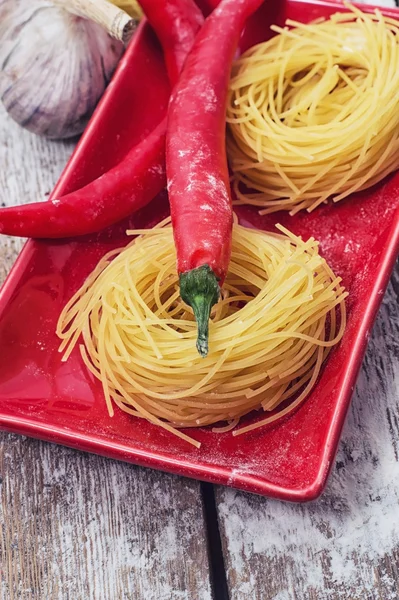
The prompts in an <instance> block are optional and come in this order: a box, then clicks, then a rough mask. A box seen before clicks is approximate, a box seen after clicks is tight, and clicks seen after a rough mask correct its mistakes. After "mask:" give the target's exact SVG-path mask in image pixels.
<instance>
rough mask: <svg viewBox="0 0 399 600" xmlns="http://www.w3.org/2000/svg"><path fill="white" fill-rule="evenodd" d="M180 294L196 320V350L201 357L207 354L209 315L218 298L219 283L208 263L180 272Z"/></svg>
mask: <svg viewBox="0 0 399 600" xmlns="http://www.w3.org/2000/svg"><path fill="white" fill-rule="evenodd" d="M180 296H181V297H182V300H183V301H184V302H185V303H186V304H188V305H189V306H191V308H192V309H193V312H194V316H195V320H196V321H197V328H198V335H197V350H198V352H199V353H200V355H201V356H202V357H205V356H206V355H207V354H208V333H209V317H210V314H211V309H212V306H213V305H214V304H216V303H217V302H218V300H219V284H218V280H217V277H216V275H215V273H214V272H213V271H212V269H211V267H210V266H209V265H202V266H201V267H198V268H197V269H192V270H191V271H186V272H185V273H181V274H180Z"/></svg>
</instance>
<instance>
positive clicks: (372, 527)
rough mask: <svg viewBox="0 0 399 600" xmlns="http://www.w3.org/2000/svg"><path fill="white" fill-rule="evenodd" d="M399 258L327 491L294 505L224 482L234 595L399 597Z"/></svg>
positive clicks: (280, 599)
mask: <svg viewBox="0 0 399 600" xmlns="http://www.w3.org/2000/svg"><path fill="white" fill-rule="evenodd" d="M398 408H399V265H398V266H397V268H396V271H395V273H394V275H393V277H392V280H391V284H390V286H389V290H388V292H387V295H386V297H385V300H384V303H383V305H382V308H381V310H380V313H379V317H378V319H377V322H376V325H375V327H374V331H373V334H372V337H371V339H370V344H369V348H368V352H367V356H366V358H365V361H364V364H363V368H362V372H361V375H360V378H359V380H358V385H357V389H356V393H355V396H354V398H353V401H352V405H351V409H350V413H349V416H348V420H347V423H346V426H345V430H344V434H343V437H342V441H341V444H340V450H339V452H338V456H337V460H336V464H335V468H334V470H333V474H332V476H331V479H330V481H329V484H328V486H327V489H326V491H325V492H324V494H323V495H322V497H321V498H320V499H319V500H317V501H315V502H313V503H310V504H305V505H294V504H288V503H282V502H277V501H273V500H268V499H265V498H259V497H255V496H249V495H246V494H243V493H238V492H234V491H232V490H228V489H221V488H219V489H218V490H217V493H216V498H217V504H218V510H219V521H220V523H219V525H220V530H221V535H222V544H223V549H224V557H225V565H226V568H227V578H228V583H229V588H230V600H244V599H247V598H251V600H338V599H340V600H342V598H344V599H345V600H346V599H349V600H388V599H396V598H399V570H398V565H399V518H398V505H399V463H398V456H399V421H398Z"/></svg>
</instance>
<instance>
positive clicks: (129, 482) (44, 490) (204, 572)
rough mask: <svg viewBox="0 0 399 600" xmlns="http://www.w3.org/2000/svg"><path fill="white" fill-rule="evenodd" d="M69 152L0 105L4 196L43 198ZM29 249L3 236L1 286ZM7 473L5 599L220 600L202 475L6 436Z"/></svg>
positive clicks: (2, 518) (0, 510)
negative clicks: (215, 595)
mask: <svg viewBox="0 0 399 600" xmlns="http://www.w3.org/2000/svg"><path fill="white" fill-rule="evenodd" d="M72 148H73V143H71V142H62V143H60V142H49V141H46V140H43V139H40V138H38V137H35V136H33V135H31V134H29V133H28V132H26V131H23V130H22V129H20V128H19V127H18V126H17V125H15V124H14V123H13V122H12V121H11V120H10V119H8V118H7V117H6V115H5V113H4V111H3V110H2V109H0V165H1V168H0V203H4V204H12V203H16V202H21V201H30V200H31V199H35V198H37V199H38V200H39V199H42V198H43V197H44V195H45V194H46V193H49V192H50V190H51V188H52V187H53V185H54V183H55V181H56V180H57V178H58V176H59V174H60V172H61V170H62V168H63V166H64V164H65V162H66V160H67V158H68V156H69V154H70V152H71V151H72ZM21 247H22V240H16V239H11V238H7V237H4V236H3V237H1V238H0V283H1V282H2V281H3V280H4V278H5V275H6V273H7V272H8V271H9V269H10V267H11V265H12V263H13V262H14V260H15V258H16V256H17V253H18V251H19V250H20V248H21ZM3 358H4V357H3ZM0 478H1V479H0V481H1V483H0V487H1V505H0V524H1V533H0V571H1V576H0V598H1V599H2V600H30V599H32V600H33V599H38V600H72V599H73V600H88V599H93V600H130V599H131V600H185V599H187V600H189V599H190V600H192V599H198V600H209V599H210V598H211V589H210V582H209V574H208V556H207V541H206V530H205V524H204V516H203V506H202V500H201V495H200V486H199V484H198V483H197V482H194V481H189V480H185V479H182V478H179V477H174V476H171V475H166V474H163V473H157V472H155V471H150V470H144V469H141V468H137V467H133V466H131V465H127V464H124V463H118V462H116V461H111V460H107V459H104V458H101V457H97V456H92V455H87V454H83V453H79V452H76V451H73V450H70V449H67V448H62V447H59V446H55V445H51V444H46V443H44V442H39V441H37V440H31V439H27V438H23V437H19V436H16V435H10V434H6V433H1V432H0Z"/></svg>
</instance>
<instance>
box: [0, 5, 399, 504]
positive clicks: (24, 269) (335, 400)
mask: <svg viewBox="0 0 399 600" xmlns="http://www.w3.org/2000/svg"><path fill="white" fill-rule="evenodd" d="M270 4H273V5H274V7H273V8H270ZM276 6H277V7H278V8H276ZM338 8H340V5H339V4H333V3H331V2H298V1H289V2H287V3H286V4H285V5H284V4H278V3H271V2H267V3H266V4H265V6H264V7H262V9H261V10H260V11H259V13H258V14H257V15H255V18H253V19H252V20H251V22H250V23H249V24H248V26H247V28H246V31H245V32H244V35H243V39H242V47H248V46H249V45H252V44H253V43H255V42H257V41H260V40H261V39H262V38H263V39H264V38H265V36H267V35H269V32H268V26H269V24H270V23H271V22H278V23H279V24H283V22H284V20H285V18H287V17H289V18H293V19H297V20H301V21H308V20H311V19H314V18H316V17H320V16H326V15H328V14H330V13H332V12H335V11H336V10H337V9H338ZM363 8H364V9H365V10H369V9H370V8H365V7H364V6H363ZM386 12H387V14H390V15H392V16H397V17H398V18H399V12H395V11H394V10H392V11H386ZM272 13H273V14H272ZM168 96H169V87H168V83H167V78H166V74H165V69H164V64H163V60H162V53H161V51H160V48H159V46H158V43H157V41H156V39H155V37H154V35H153V34H152V32H151V30H150V28H149V27H148V26H147V25H145V24H143V25H142V26H141V27H140V31H139V33H138V34H137V35H136V37H135V39H134V41H133V43H132V44H131V45H130V47H129V49H128V51H127V53H126V55H125V57H124V58H123V60H122V62H121V64H120V66H119V68H118V71H117V73H116V75H115V76H114V78H113V81H112V83H111V84H110V86H109V88H108V90H107V92H106V94H105V96H104V98H103V100H102V101H101V103H100V105H99V107H98V109H97V111H96V113H95V115H94V117H93V119H92V120H91V123H90V125H89V127H88V129H87V131H86V132H85V134H84V135H83V137H82V139H81V141H80V143H79V145H78V147H77V149H76V151H75V153H74V155H73V156H72V158H71V160H70V161H69V163H68V165H67V167H66V169H65V171H64V173H63V175H62V177H61V179H60V181H59V183H58V185H57V187H56V189H55V190H54V193H53V197H56V196H57V195H60V194H61V193H66V192H68V191H71V190H73V189H76V188H78V187H80V186H82V185H83V184H85V183H87V182H89V181H90V180H91V179H93V178H94V177H96V176H98V175H100V174H101V173H103V172H105V171H106V170H107V169H108V168H109V167H111V166H112V165H114V164H115V163H116V162H117V161H118V160H119V159H120V158H121V157H122V156H123V155H124V153H125V152H126V151H127V149H128V148H129V146H130V145H131V144H132V143H135V142H137V141H139V140H140V139H142V138H143V137H144V136H145V135H146V134H147V133H148V132H149V131H150V130H151V129H152V128H153V127H154V125H156V124H157V123H158V122H159V121H160V120H161V118H162V116H163V115H164V114H165V111H166V106H167V101H168ZM135 115H137V118H136V117H135ZM398 206H399V176H398V175H394V176H391V177H390V178H388V179H387V180H385V181H384V182H383V183H382V184H380V185H378V186H376V187H375V188H374V189H372V190H368V191H366V192H363V193H361V194H357V195H356V196H353V197H351V198H350V199H348V200H344V201H342V202H340V203H339V204H338V205H334V206H332V205H329V206H323V207H322V208H320V209H318V210H316V211H315V212H314V213H312V214H311V215H308V214H301V215H297V216H295V217H289V216H287V215H286V214H277V215H273V216H272V217H270V216H269V217H260V216H259V215H258V214H257V212H256V210H254V209H253V208H246V207H245V208H240V209H239V210H238V211H237V212H238V214H239V217H240V220H241V222H242V223H243V224H246V225H249V226H256V227H259V228H264V229H268V228H272V227H273V224H274V223H275V222H280V223H283V224H284V225H285V226H287V227H289V228H290V229H291V230H293V231H294V232H295V233H296V234H300V235H302V236H303V237H305V238H307V237H308V236H310V235H313V236H314V237H316V238H317V239H319V240H320V241H321V252H322V254H323V255H324V256H325V258H326V259H327V260H328V262H329V263H330V265H331V266H332V267H333V269H334V270H335V272H336V273H337V274H340V275H341V276H342V277H343V280H344V284H345V286H346V287H347V289H348V290H349V294H350V295H349V299H348V326H347V330H346V333H345V336H344V339H343V341H342V343H341V344H340V346H339V347H338V348H337V349H335V350H334V351H333V352H332V353H331V354H330V357H329V359H328V362H327V364H326V366H325V368H324V370H323V373H322V375H321V377H320V379H319V381H318V383H317V386H316V387H315V389H314V391H313V393H312V395H311V396H310V398H309V399H308V400H307V401H306V402H305V403H304V404H303V406H302V407H301V408H300V409H299V410H298V411H297V412H296V413H295V414H294V415H293V416H291V417H290V418H289V419H287V420H286V421H284V422H281V423H279V424H277V425H276V426H275V427H273V428H268V429H266V428H263V429H259V430H256V431H255V432H253V433H251V434H248V435H244V436H241V437H236V438H234V437H233V436H232V435H231V433H226V434H214V433H212V432H211V430H210V429H199V430H190V431H189V433H190V435H193V437H195V438H196V439H198V440H199V441H201V442H202V446H201V449H200V450H197V449H195V448H193V447H191V446H189V445H188V444H187V443H185V442H183V441H182V440H180V439H177V438H175V437H174V436H173V435H171V434H169V433H168V432H166V431H163V430H161V429H158V428H156V427H155V426H153V425H151V424H149V423H147V422H146V421H143V420H140V419H135V418H132V417H129V416H128V415H127V414H125V413H123V412H122V411H120V410H118V409H116V413H115V416H114V417H113V418H110V417H109V416H108V413H107V410H106V407H105V402H104V399H103V395H102V390H101V386H100V385H99V384H98V382H97V381H95V380H94V378H93V377H92V376H91V374H90V373H88V372H87V370H86V368H85V366H84V365H83V363H82V360H81V359H80V355H79V352H78V351H77V350H75V351H74V352H73V354H72V356H71V358H70V359H69V361H68V362H67V363H62V362H61V360H60V359H61V357H60V354H59V353H58V351H57V348H58V339H57V337H56V335H55V333H54V331H55V327H56V322H57V319H58V316H59V313H60V311H61V309H62V307H63V305H64V304H65V302H66V301H67V300H68V299H69V298H70V296H71V295H72V294H73V292H74V291H75V290H76V289H77V288H78V287H79V286H80V285H81V284H82V282H83V280H84V278H85V277H86V276H87V275H88V273H89V272H90V271H91V270H92V268H93V267H94V266H95V264H96V263H97V261H98V260H99V258H100V257H101V256H102V255H103V254H104V253H105V252H107V251H108V250H110V249H111V248H113V247H115V246H119V245H123V244H124V243H125V242H126V236H125V234H124V231H125V229H126V227H127V226H129V227H131V226H151V225H153V224H154V223H156V222H157V221H158V220H160V219H161V218H162V217H164V216H165V215H166V214H167V210H168V209H167V200H166V197H165V196H162V195H161V196H160V197H159V198H157V199H155V200H154V201H153V203H152V204H151V205H150V206H149V207H147V208H146V209H145V210H143V211H141V213H140V214H138V215H135V216H133V217H132V218H131V219H130V220H129V221H128V222H127V221H126V222H124V223H121V224H120V225H118V226H115V227H113V228H111V229H109V230H106V231H104V232H102V233H101V234H99V235H94V236H90V237H87V238H84V239H82V238H80V239H70V240H62V241H51V242H50V241H41V242H34V241H29V242H28V243H27V244H26V246H25V248H24V250H23V251H22V253H21V255H20V256H19V258H18V260H17V262H16V264H15V266H14V268H13V270H12V272H11V274H10V276H9V277H8V279H7V282H6V283H5V285H4V286H3V289H2V290H1V294H0V427H1V428H3V429H6V430H9V431H13V432H18V433H21V434H25V435H29V436H34V437H38V438H41V439H45V440H49V441H53V442H57V443H61V444H65V445H68V446H72V447H75V448H79V449H81V450H86V451H90V452H96V453H99V454H103V455H106V456H109V457H113V458H117V459H121V460H125V461H130V462H133V463H136V464H140V465H145V466H150V467H153V468H158V469H162V470H166V471H171V472H174V473H178V474H181V475H185V476H189V477H196V478H199V479H204V480H207V481H212V482H216V483H222V484H226V485H231V486H234V487H237V488H241V489H244V490H247V491H251V492H255V493H259V494H265V495H269V496H274V497H277V498H281V499H287V500H292V501H304V500H310V499H313V498H315V497H317V496H318V494H319V493H320V492H321V491H322V489H323V487H324V485H325V483H326V479H327V476H328V472H329V470H330V467H331V464H332V462H333V459H334V455H335V452H336V449H337V444H338V440H339V436H340V433H341V429H342V425H343V422H344V419H345V415H346V412H347V408H348V405H349V402H350V398H351V395H352V392H353V389H354V386H355V382H356V377H357V374H358V371H359V368H360V365H361V362H362V358H363V355H364V352H365V349H366V344H367V339H368V336H369V332H370V328H371V327H372V324H373V322H374V318H375V316H376V312H377V310H378V307H379V305H380V302H381V300H382V297H383V293H384V291H385V288H386V285H387V283H388V280H389V276H390V273H391V270H392V268H393V265H394V262H395V259H396V256H397V253H398V251H399V210H398ZM253 418H256V417H254V416H249V417H248V418H247V421H250V420H251V419H253Z"/></svg>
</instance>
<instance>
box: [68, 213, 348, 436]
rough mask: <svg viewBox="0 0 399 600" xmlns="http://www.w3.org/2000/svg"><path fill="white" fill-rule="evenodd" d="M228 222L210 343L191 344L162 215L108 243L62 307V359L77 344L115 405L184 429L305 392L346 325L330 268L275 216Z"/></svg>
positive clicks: (233, 418)
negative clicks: (265, 221) (270, 229)
mask: <svg viewBox="0 0 399 600" xmlns="http://www.w3.org/2000/svg"><path fill="white" fill-rule="evenodd" d="M279 229H280V230H281V233H278V234H277V233H265V232H262V231H257V230H253V229H248V228H246V227H242V226H240V225H238V224H235V225H234V231H233V247H232V258H231V263H230V268H229V273H228V275H227V278H226V281H225V284H224V287H223V290H222V295H221V299H220V301H219V303H218V304H217V305H216V306H215V307H214V309H213V312H212V317H211V323H210V328H209V354H208V356H207V357H206V358H201V357H200V356H199V354H198V352H197V350H196V345H195V341H196V324H195V321H194V317H193V314H192V311H191V309H190V308H189V307H188V306H187V305H185V304H184V303H183V302H182V300H181V299H180V295H179V285H178V284H179V281H178V276H177V274H176V252H175V248H174V243H173V234H172V228H171V226H170V223H169V221H168V220H166V221H164V222H162V223H161V224H160V225H159V226H157V227H155V228H154V229H149V230H144V231H134V232H131V233H134V234H139V237H137V238H135V239H134V240H133V241H132V242H131V243H130V244H129V245H128V246H127V247H126V248H122V249H118V250H113V251H112V252H110V253H109V254H107V255H106V256H105V257H104V258H103V259H102V260H101V261H100V262H99V264H98V266H97V267H96V269H95V270H94V271H93V272H92V274H91V275H90V276H89V278H88V279H87V280H86V282H85V283H84V285H83V286H82V287H81V288H80V289H79V290H78V292H77V293H76V294H75V295H74V296H73V298H71V300H70V301H69V302H68V304H67V305H66V306H65V308H64V310H63V312H62V314H61V316H60V318H59V323H58V328H57V334H58V336H59V337H60V338H61V339H62V343H61V346H60V351H61V352H63V353H64V356H63V359H64V360H67V358H68V356H69V355H70V353H71V351H72V350H73V348H74V347H75V345H76V344H77V343H78V340H79V338H80V336H81V335H82V342H81V343H80V351H81V354H82V357H83V360H84V362H85V363H86V365H87V367H88V368H89V369H90V371H91V372H92V373H93V374H94V375H95V376H96V377H97V378H98V379H99V380H100V381H101V383H102V386H103V390H104V395H105V399H106V402H107V405H108V410H109V413H110V415H112V414H113V410H114V409H113V405H114V404H116V405H117V406H118V407H119V408H121V409H122V410H124V411H126V412H128V413H130V414H132V415H134V416H136V417H142V418H145V419H148V420H149V421H151V422H152V423H155V424H157V425H159V426H161V427H163V428H165V429H167V430H169V431H171V432H173V433H175V434H176V435H177V436H179V437H181V438H183V439H184V440H187V441H189V442H191V443H193V444H194V445H197V446H198V445H199V444H198V442H196V441H195V440H193V439H192V438H191V437H189V436H187V435H186V434H185V433H183V432H182V431H180V428H183V427H199V426H205V425H213V424H216V423H220V422H221V421H224V422H227V425H226V426H223V427H221V428H219V430H221V431H223V430H224V431H226V430H228V429H229V428H232V427H234V426H235V425H236V424H237V423H238V421H239V419H240V417H242V416H243V415H245V414H247V413H248V412H250V411H252V410H254V409H263V410H264V411H266V412H268V411H271V410H273V409H275V408H276V407H278V406H279V405H281V404H282V403H284V401H286V400H288V399H290V398H292V397H295V400H294V402H293V403H291V404H290V405H289V406H286V407H285V408H284V410H283V411H280V412H279V413H277V414H274V415H272V416H269V417H267V418H266V419H265V420H263V421H261V422H260V423H255V424H254V425H250V426H248V427H246V428H241V429H235V430H234V432H233V434H239V433H242V432H244V431H247V430H248V429H251V428H254V427H258V426H260V425H261V424H263V423H266V422H271V421H273V420H275V419H277V418H279V417H281V416H282V414H287V413H288V412H290V411H291V410H293V409H294V408H295V407H296V406H297V405H298V404H300V403H301V402H302V401H303V400H304V399H305V398H306V397H307V395H308V394H309V392H310V390H311V389H312V387H313V385H314V383H315V382H316V379H317V377H318V375H319V372H320V369H321V366H322V363H323V360H324V359H325V357H326V356H327V354H328V352H329V351H330V349H331V348H332V347H333V346H334V345H335V344H336V343H337V342H338V341H339V340H340V339H341V337H342V334H343V331H344V328H345V304H344V298H345V296H346V292H345V291H344V289H343V287H342V286H341V281H340V278H338V277H336V276H335V275H334V273H333V272H332V271H331V269H330V268H329V266H328V265H327V263H326V262H325V260H324V259H323V258H322V257H321V256H320V255H319V253H318V243H317V242H316V241H315V240H314V239H313V238H311V239H309V240H307V241H306V242H305V241H303V240H302V239H301V238H298V237H296V236H294V235H293V234H291V233H290V232H288V231H287V230H285V229H284V228H283V227H279Z"/></svg>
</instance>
